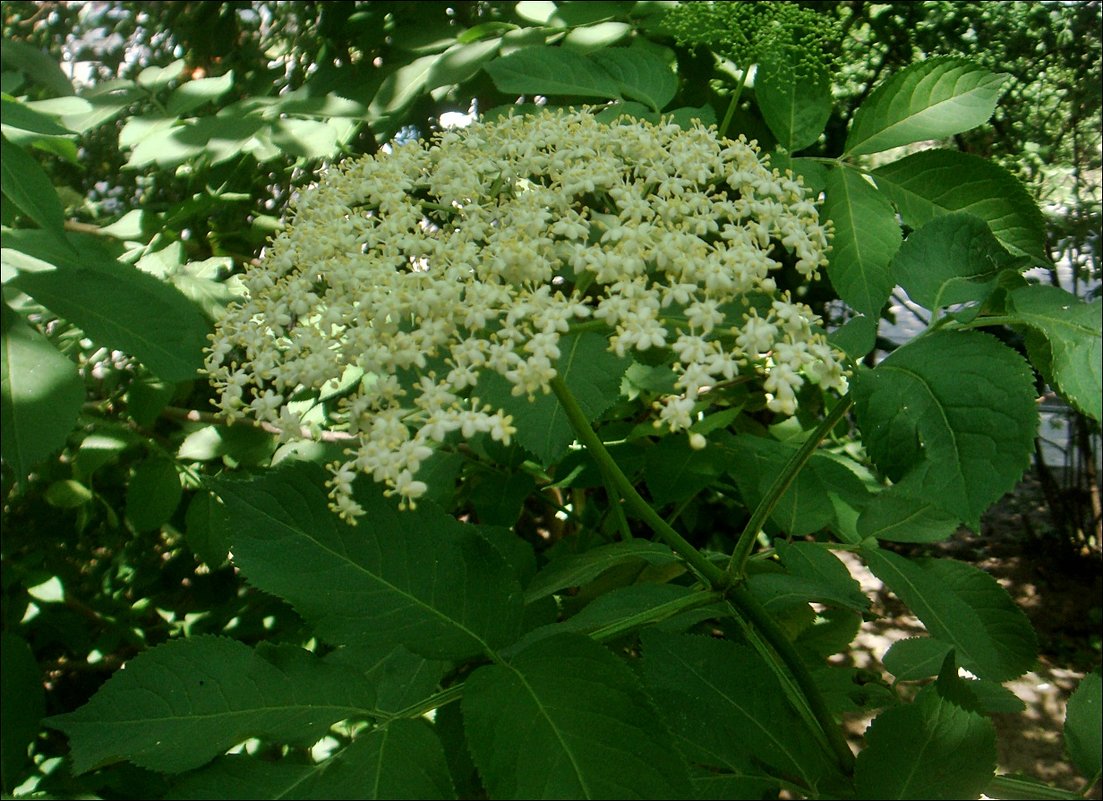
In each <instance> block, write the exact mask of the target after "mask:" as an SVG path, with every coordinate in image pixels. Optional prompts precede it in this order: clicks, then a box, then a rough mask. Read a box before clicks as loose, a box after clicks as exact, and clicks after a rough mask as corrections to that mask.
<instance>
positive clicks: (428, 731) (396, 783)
mask: <svg viewBox="0 0 1103 801" xmlns="http://www.w3.org/2000/svg"><path fill="white" fill-rule="evenodd" d="M166 797H167V798H173V799H209V798H221V799H241V800H242V801H249V799H254V798H289V799H290V798H297V799H298V798H301V799H319V801H331V799H337V798H355V799H359V798H372V799H376V798H378V799H390V798H424V799H437V798H455V797H456V794H455V791H454V790H453V789H452V778H451V776H449V774H448V764H447V763H446V761H445V757H444V749H443V748H442V747H441V744H440V740H438V739H437V736H436V735H435V734H434V733H433V730H432V727H430V726H429V725H428V724H427V723H426V722H425V721H422V720H394V721H391V722H390V723H388V724H387V725H386V726H380V727H378V728H375V729H372V730H371V731H369V732H366V733H364V734H361V735H360V736H359V737H357V738H356V740H355V741H354V742H353V743H352V744H351V745H350V746H348V747H347V748H345V749H343V750H341V751H338V752H337V753H336V754H334V755H333V756H331V757H330V758H329V759H326V760H324V761H323V762H320V763H318V764H317V765H296V764H288V762H287V761H286V760H285V761H282V762H272V761H270V760H265V759H258V758H255V757H249V756H245V755H243V754H242V755H233V756H227V757H222V758H221V759H219V760H217V761H216V762H214V763H213V764H211V765H210V766H208V767H206V768H203V769H202V770H199V771H197V772H195V773H192V774H190V775H189V776H188V778H186V779H184V781H182V782H180V783H179V784H178V785H176V786H175V787H174V788H173V789H172V791H171V792H170V793H169V794H168V795H167V796H166Z"/></svg>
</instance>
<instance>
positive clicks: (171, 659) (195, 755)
mask: <svg viewBox="0 0 1103 801" xmlns="http://www.w3.org/2000/svg"><path fill="white" fill-rule="evenodd" d="M373 705H374V699H373V697H372V695H371V693H370V691H369V688H367V687H366V685H365V684H364V683H363V682H361V681H357V680H356V675H355V673H352V672H350V671H348V670H347V669H344V668H339V667H336V666H332V665H330V666H327V665H326V664H324V663H323V662H322V661H321V660H320V659H318V658H317V657H315V656H314V655H313V654H311V653H309V652H307V651H303V650H301V649H298V648H294V647H291V646H277V647H263V648H259V649H257V650H256V651H254V650H253V649H251V648H249V647H248V646H246V645H243V644H242V643H239V642H235V641H233V640H229V639H225V638H222V637H206V636H204V637H194V638H191V639H186V640H173V641H170V642H168V643H165V644H164V645H160V646H158V647H156V648H153V649H151V650H149V651H146V652H144V653H142V654H139V655H138V656H137V657H136V658H134V659H133V660H131V661H130V662H128V663H127V666H126V670H120V671H118V672H117V673H115V674H114V675H113V676H112V677H111V678H110V679H108V681H107V683H106V684H104V685H103V686H102V687H101V688H100V689H99V690H98V691H97V692H96V694H95V695H94V696H92V700H91V701H89V702H88V703H87V704H85V705H84V706H82V707H81V708H80V709H78V710H77V711H75V712H68V713H66V714H63V715H55V716H54V717H52V718H49V719H48V720H47V723H48V725H50V726H52V727H54V728H57V729H61V730H62V731H63V732H65V733H66V734H67V735H68V736H69V744H70V748H71V753H72V759H73V768H74V770H75V771H76V772H77V773H84V772H86V771H89V770H92V769H93V768H97V767H100V766H103V765H107V764H110V763H112V762H117V761H120V760H124V759H126V760H129V761H131V762H133V763H134V764H135V765H138V766H139V767H143V768H148V769H150V770H160V771H165V772H167V773H179V772H181V771H185V770H191V769H192V768H197V767H199V766H200V765H203V764H205V763H207V762H209V761H210V760H211V759H213V758H214V757H216V756H218V755H220V754H222V753H224V752H225V751H226V750H227V749H228V748H230V747H231V746H234V745H237V744H238V743H240V742H242V741H244V740H246V739H248V738H250V737H268V738H272V739H275V740H284V741H289V742H296V743H301V744H306V745H310V744H312V743H314V742H316V741H317V740H318V739H319V738H320V737H321V736H322V735H323V734H325V732H326V730H327V729H328V728H329V726H330V725H331V724H333V723H335V722H337V721H339V720H343V719H345V718H350V717H357V716H362V715H367V714H369V713H370V711H371V709H372V707H373Z"/></svg>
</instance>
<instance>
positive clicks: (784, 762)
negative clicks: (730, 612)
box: [641, 630, 831, 795]
mask: <svg viewBox="0 0 1103 801" xmlns="http://www.w3.org/2000/svg"><path fill="white" fill-rule="evenodd" d="M641 641H642V647H643V673H642V675H643V679H644V682H645V683H646V684H647V686H648V687H649V688H650V689H651V694H652V697H653V698H654V699H655V704H656V705H657V706H658V708H659V712H660V714H662V716H663V717H664V718H665V719H666V721H667V724H668V725H669V726H670V728H671V731H672V732H673V734H674V736H675V738H676V742H677V744H678V746H679V748H680V749H681V750H682V751H683V753H685V755H686V757H687V758H688V759H689V760H690V761H691V762H693V763H697V764H700V765H705V766H709V767H711V768H721V769H725V770H728V771H734V772H736V773H750V774H752V775H754V774H758V775H760V776H761V775H762V773H763V772H765V773H766V774H767V775H773V776H779V777H782V776H784V777H786V778H792V779H795V780H796V781H799V782H800V783H801V784H802V785H803V786H804V787H806V788H808V789H809V790H814V788H815V787H816V786H817V784H818V783H819V781H820V780H821V779H823V778H824V777H825V776H827V775H828V774H829V773H830V772H831V768H830V766H829V764H828V763H827V761H826V758H825V755H824V752H823V749H822V747H821V746H820V744H819V742H818V741H817V740H816V739H815V738H814V737H813V736H812V735H811V734H810V733H809V731H808V730H807V729H806V728H805V727H804V724H803V723H802V722H801V720H800V718H798V716H797V713H796V712H795V711H794V710H793V709H792V707H790V706H789V704H788V702H787V701H786V699H785V693H784V691H783V690H782V688H781V685H780V683H779V682H778V680H777V677H776V676H775V675H774V673H773V671H772V670H771V669H770V668H769V667H768V666H767V665H766V663H765V662H763V661H762V659H761V658H760V657H759V656H758V655H757V654H756V653H755V652H754V651H753V650H752V649H750V648H748V647H746V646H743V645H736V644H735V643H732V642H730V641H727V640H715V639H712V638H709V637H702V636H698V635H688V634H666V633H663V632H660V631H655V630H648V631H644V632H643V636H642V640H641ZM812 794H813V795H814V794H815V793H814V792H813V793H812Z"/></svg>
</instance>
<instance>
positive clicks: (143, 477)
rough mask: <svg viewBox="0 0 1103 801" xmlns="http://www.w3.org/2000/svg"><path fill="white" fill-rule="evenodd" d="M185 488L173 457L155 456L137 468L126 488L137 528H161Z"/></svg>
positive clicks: (130, 516) (129, 510) (128, 506)
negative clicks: (182, 485) (182, 487)
mask: <svg viewBox="0 0 1103 801" xmlns="http://www.w3.org/2000/svg"><path fill="white" fill-rule="evenodd" d="M182 494H183V490H182V489H181V487H180V475H179V474H178V473H177V472H176V464H175V462H173V461H172V460H171V459H165V458H159V457H154V458H152V459H146V460H145V461H144V462H142V463H140V464H139V465H138V466H137V467H136V468H134V474H133V475H132V476H131V477H130V483H129V484H128V485H127V488H126V517H127V519H128V520H129V521H130V524H131V525H132V526H134V528H135V529H136V530H137V531H149V530H150V529H154V528H160V526H161V524H162V523H165V522H166V521H167V520H168V519H169V518H170V517H172V513H173V512H175V511H176V507H177V506H179V505H180V497H181V495H182Z"/></svg>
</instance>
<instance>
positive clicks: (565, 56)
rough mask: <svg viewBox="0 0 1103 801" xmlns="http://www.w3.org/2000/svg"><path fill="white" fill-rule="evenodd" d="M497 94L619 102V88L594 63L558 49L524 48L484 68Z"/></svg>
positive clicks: (601, 68) (612, 78) (578, 54)
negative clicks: (565, 96) (557, 96)
mask: <svg viewBox="0 0 1103 801" xmlns="http://www.w3.org/2000/svg"><path fill="white" fill-rule="evenodd" d="M483 69H485V70H486V71H487V72H488V73H489V74H490V77H491V79H492V80H493V81H494V85H495V86H496V87H497V88H498V91H500V92H506V93H507V94H518V95H534V94H541V95H570V96H572V97H600V98H602V99H606V100H607V99H611V98H612V99H618V98H620V96H621V93H620V84H619V83H618V82H617V80H616V79H615V78H614V77H613V76H612V75H610V74H609V73H608V72H607V71H606V70H605V69H604V68H603V67H601V66H600V65H599V64H598V63H597V62H595V61H593V60H591V59H589V58H586V56H584V55H582V54H580V53H575V52H573V51H571V50H564V49H563V48H560V47H526V48H525V49H523V50H518V51H517V52H515V53H510V54H509V55H508V56H503V57H502V58H498V59H495V60H494V61H491V62H490V63H489V64H487V65H485V66H484V67H483Z"/></svg>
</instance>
